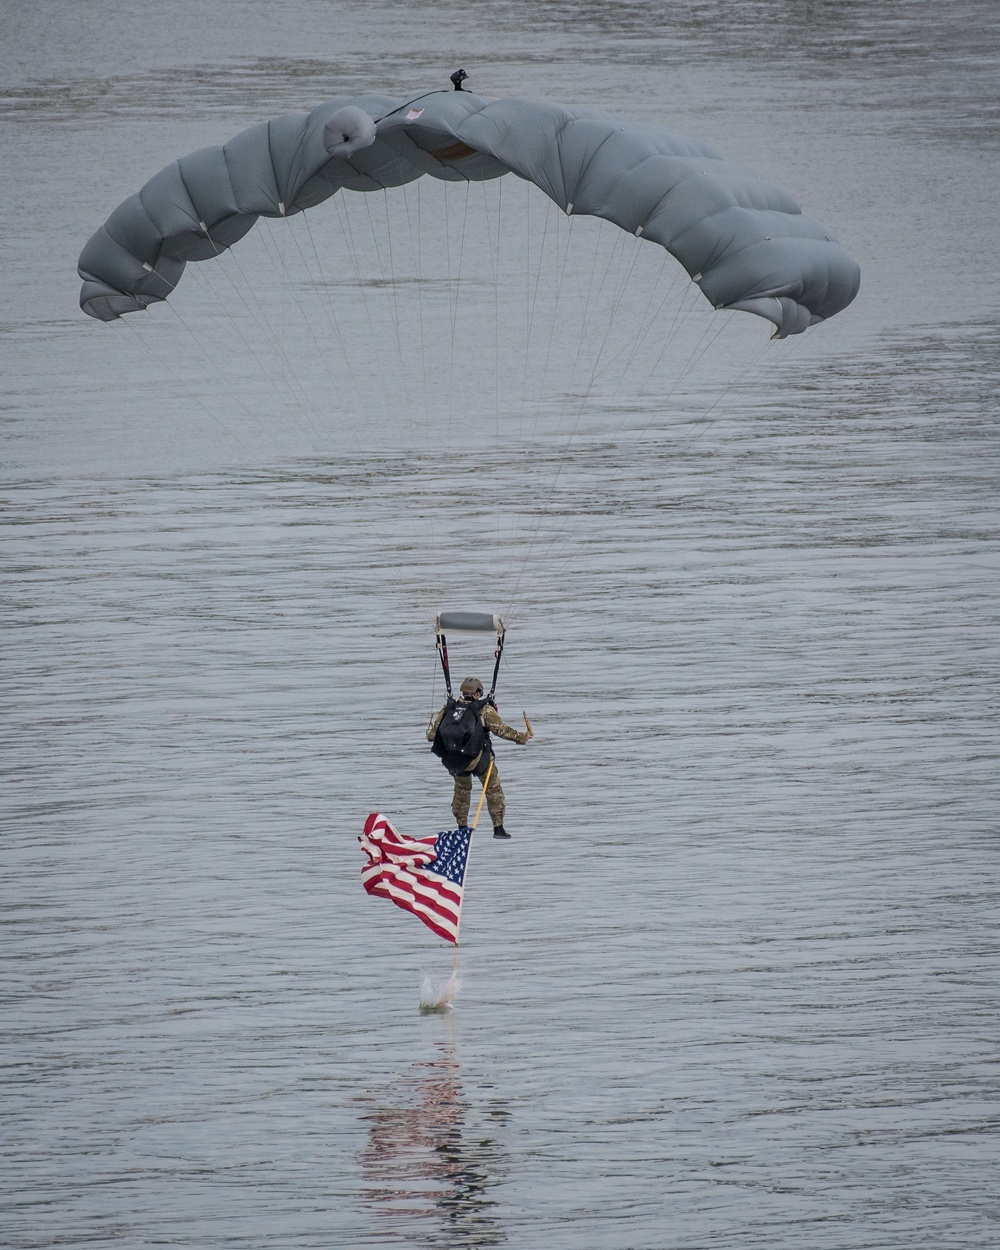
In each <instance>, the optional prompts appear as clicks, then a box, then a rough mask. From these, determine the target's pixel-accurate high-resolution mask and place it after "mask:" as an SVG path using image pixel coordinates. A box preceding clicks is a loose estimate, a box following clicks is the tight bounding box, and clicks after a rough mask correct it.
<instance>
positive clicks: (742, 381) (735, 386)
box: [522, 313, 774, 603]
mask: <svg viewBox="0 0 1000 1250" xmlns="http://www.w3.org/2000/svg"><path fill="white" fill-rule="evenodd" d="M734 316H735V314H734V313H730V314H729V316H728V317H727V318H725V319H724V321H723V322H722V324H721V325H719V326H718V327H717V328H715V333H714V334H713V336H712V339H711V341H710V343H709V346H711V343H714V341H715V340H716V339H718V338H719V336H720V335H721V334H722V332H723V331H724V330H725V328H726V326H727V325H729V323H730V322H731V321H732V318H733V317H734ZM706 334H707V331H706ZM705 337H706V335H705V334H703V335H702V342H704V340H705ZM773 341H774V340H773V339H769V340H768V341H767V342H765V343H764V345H763V347H762V348H761V349H760V350H759V351H758V353H757V354H756V356H755V357H754V358H753V359H752V360H751V361H749V362H748V363H747V364H746V365H745V366H744V367H743V369H742V370H741V371H740V373H739V374H738V375H737V376H736V377H735V378H734V379H733V380H732V381H731V382H730V384H729V385H728V386H727V388H726V391H725V393H724V394H723V395H720V396H719V397H718V398H717V399H716V400H715V402H714V403H713V404H712V406H711V407H710V408H709V409H708V412H707V413H705V414H703V416H702V417H701V418H699V419H697V420H692V421H691V422H690V427H691V428H690V429H689V430H688V433H687V435H686V436H685V437H683V438H682V439H681V440H680V441H679V442H678V443H677V444H676V445H675V446H676V449H677V450H686V449H688V448H690V447H691V446H692V445H693V444H694V443H695V442H697V441H698V440H699V439H700V438H701V437H702V436H703V435H704V434H705V433H706V432H707V431H708V429H709V428H710V427H711V426H712V425H714V424H715V422H716V421H717V420H718V419H719V418H720V417H721V416H723V415H724V413H725V412H726V411H727V410H728V409H729V408H731V406H732V404H733V403H734V402H735V399H736V398H738V396H739V394H742V393H745V391H746V388H747V387H748V386H749V384H750V381H751V379H752V375H753V372H754V370H755V369H756V368H757V366H758V365H759V363H760V361H761V360H762V358H763V357H764V355H765V354H766V353H767V352H768V351H770V350H771V345H772V343H773ZM703 354H704V352H702V355H703ZM675 386H676V383H675ZM671 393H672V392H671ZM669 398H670V397H669V395H668V397H667V400H665V401H664V403H663V404H662V405H661V406H660V407H659V408H658V409H656V410H655V411H654V412H653V413H652V415H651V416H650V418H649V420H648V421H647V423H646V424H645V425H644V426H643V427H642V428H641V429H640V430H639V431H638V438H637V441H641V440H642V439H643V438H644V437H645V436H646V434H647V433H648V432H649V430H650V429H651V428H652V426H653V425H654V424H655V422H656V420H657V418H658V417H659V416H661V415H662V413H663V411H664V409H665V407H666V404H667V402H669ZM716 409H718V411H716ZM713 413H714V415H713ZM620 432H621V427H619V429H618V430H617V431H615V434H617V433H620ZM624 472H625V469H624V467H622V468H619V469H617V470H615V471H614V472H612V474H611V475H610V476H609V478H608V482H609V484H610V483H613V482H615V481H617V480H618V479H620V477H621V476H622V474H623V473H624ZM595 477H596V472H595V473H592V474H591V477H590V478H589V479H588V481H586V482H585V483H584V485H583V487H582V488H581V489H582V491H583V492H584V493H589V489H588V488H589V486H590V485H591V483H592V482H593V480H594V478H595ZM615 519H617V518H614V519H612V521H611V524H612V525H613V524H614V521H615ZM565 528H566V527H565V523H564V525H563V526H562V527H561V530H562V531H563V537H562V538H559V536H558V532H557V535H556V536H554V537H553V539H552V540H551V543H550V553H551V554H553V555H554V554H555V553H556V551H558V550H559V548H562V550H563V552H564V553H565V554H563V556H562V557H561V559H560V562H559V564H557V566H556V568H555V569H554V570H552V569H550V570H548V571H547V573H546V578H547V579H548V580H550V581H552V580H558V578H559V577H560V576H561V574H562V573H563V572H564V571H565V569H566V566H567V565H568V564H569V562H570V560H572V559H573V558H574V556H575V554H576V550H575V549H576V547H578V546H579V543H580V542H581V541H582V539H580V538H574V537H573V536H572V535H570V536H566V535H565ZM567 547H568V549H567ZM537 581H538V579H537V578H532V579H529V581H528V583H527V584H526V585H525V587H524V591H523V595H522V602H525V603H527V602H531V601H532V597H531V589H532V587H533V586H534V585H536V584H537Z"/></svg>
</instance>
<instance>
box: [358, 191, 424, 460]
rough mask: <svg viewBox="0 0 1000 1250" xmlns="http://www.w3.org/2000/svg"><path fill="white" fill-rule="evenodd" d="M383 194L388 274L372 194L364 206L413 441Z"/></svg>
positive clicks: (386, 196) (389, 226)
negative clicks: (377, 229) (376, 224)
mask: <svg viewBox="0 0 1000 1250" xmlns="http://www.w3.org/2000/svg"><path fill="white" fill-rule="evenodd" d="M382 192H383V197H384V198H383V205H384V207H385V213H386V222H385V225H386V229H385V233H386V237H387V239H388V245H387V246H388V254H389V270H388V274H387V273H386V266H385V261H384V259H383V257H382V248H381V247H380V246H379V240H378V232H377V231H376V229H375V218H374V216H373V215H372V198H373V197H372V195H371V193H370V192H369V193H365V194H364V205H365V212H366V213H367V216H368V229H369V231H370V232H371V238H372V244H373V246H374V249H375V259H376V260H377V261H378V267H379V275H380V279H381V287H382V290H383V292H384V293H385V306H386V311H387V312H388V314H389V321H390V323H391V325H392V333H393V339H394V341H395V343H396V363H397V365H398V367H399V382H400V386H401V388H402V391H403V404H404V407H405V409H406V424H407V427H408V429H409V433H410V439H411V441H412V440H413V438H414V429H413V414H412V413H411V412H410V402H409V395H408V394H407V385H406V366H405V365H404V363H403V341H402V338H401V337H400V333H399V304H398V293H397V290H396V277H395V273H394V272H393V267H392V228H391V226H392V223H391V221H390V219H389V197H388V194H387V192H386V190H385V187H383V188H382Z"/></svg>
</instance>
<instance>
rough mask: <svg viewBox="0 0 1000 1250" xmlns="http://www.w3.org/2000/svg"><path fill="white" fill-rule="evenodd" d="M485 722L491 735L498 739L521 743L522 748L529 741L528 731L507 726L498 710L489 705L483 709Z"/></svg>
mask: <svg viewBox="0 0 1000 1250" xmlns="http://www.w3.org/2000/svg"><path fill="white" fill-rule="evenodd" d="M483 720H484V721H485V723H486V728H487V729H488V730H489V731H490V733H491V734H496V736H497V737H498V738H506V739H507V741H508V742H519V743H520V744H521V745H522V746H524V744H525V743H526V742H527V741H528V733H527V730H524V729H514V728H513V727H512V726H510V725H508V724H506V723H505V722H504V721H503V720H502V719H501V717H500V713H499V712H498V711H497V710H496V708H492V707H490V705H489V704H487V705H486V707H484V708H483Z"/></svg>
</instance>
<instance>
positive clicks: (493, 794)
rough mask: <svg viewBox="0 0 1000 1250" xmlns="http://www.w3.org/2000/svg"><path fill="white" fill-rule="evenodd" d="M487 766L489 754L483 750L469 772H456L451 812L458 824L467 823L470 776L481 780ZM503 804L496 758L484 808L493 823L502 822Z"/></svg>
mask: <svg viewBox="0 0 1000 1250" xmlns="http://www.w3.org/2000/svg"><path fill="white" fill-rule="evenodd" d="M489 766H490V756H488V755H486V754H485V752H484V754H483V758H482V759H481V760H480V761H479V763H478V764H477V765H476V767H475V768H474V769H473V770H472V772H471V773H458V774H457V775H456V777H455V795H454V797H453V798H452V800H451V812H452V815H453V816H454V817H455V819H456V821H458V823H459V825H467V824H468V823H469V807H470V805H471V803H472V778H473V777H478V778H479V780H480V781H483V780H484V779H485V777H486V773H487V770H488V769H489ZM505 806H506V804H505V801H504V797H503V787H502V786H501V785H500V774H499V773H498V772H497V765H496V760H494V761H493V771H492V772H491V773H490V780H489V784H488V785H487V787H486V810H487V811H488V812H489V814H490V820H491V821H492V822H493V824H494V825H502V824H503V814H504V808H505Z"/></svg>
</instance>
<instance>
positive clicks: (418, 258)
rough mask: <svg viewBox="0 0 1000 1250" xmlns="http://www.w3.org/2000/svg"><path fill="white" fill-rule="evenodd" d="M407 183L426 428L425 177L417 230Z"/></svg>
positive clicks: (405, 198) (418, 186) (427, 424)
mask: <svg viewBox="0 0 1000 1250" xmlns="http://www.w3.org/2000/svg"><path fill="white" fill-rule="evenodd" d="M407 186H408V184H407V183H405V182H404V183H403V185H402V188H401V190H402V193H403V206H404V207H405V209H406V226H407V230H408V231H409V237H410V251H411V252H412V253H413V266H414V274H415V276H416V280H417V329H418V334H419V338H420V371H421V379H422V386H421V391H422V399H423V409H424V430H425V431H427V430H429V429H430V410H429V408H428V401H427V352H426V337H425V334H424V275H423V263H422V259H423V258H422V248H423V234H422V230H423V215H422V206H423V205H422V199H421V188H422V186H423V179H422V178H417V179H416V189H417V208H416V219H417V220H416V231H414V228H413V216H414V215H413V212H412V211H411V209H410V198H409V195H408V194H407Z"/></svg>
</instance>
